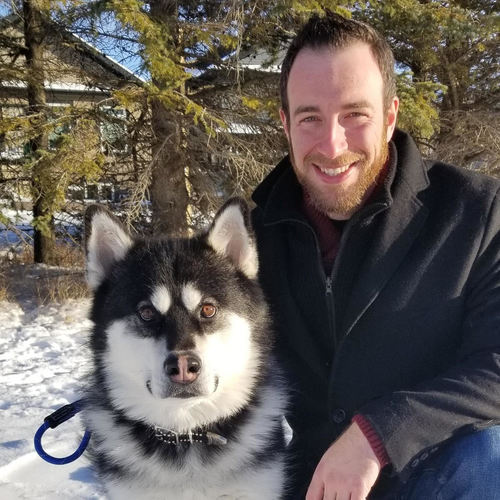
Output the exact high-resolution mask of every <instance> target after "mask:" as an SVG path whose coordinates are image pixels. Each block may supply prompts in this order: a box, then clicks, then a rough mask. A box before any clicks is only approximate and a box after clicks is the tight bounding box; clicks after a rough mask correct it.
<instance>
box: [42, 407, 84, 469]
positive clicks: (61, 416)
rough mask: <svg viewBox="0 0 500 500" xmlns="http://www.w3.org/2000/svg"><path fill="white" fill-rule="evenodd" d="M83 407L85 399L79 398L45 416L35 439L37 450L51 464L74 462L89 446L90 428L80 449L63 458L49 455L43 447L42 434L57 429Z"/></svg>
mask: <svg viewBox="0 0 500 500" xmlns="http://www.w3.org/2000/svg"><path fill="white" fill-rule="evenodd" d="M82 407H83V399H79V400H78V401H75V402H74V403H71V404H68V405H65V406H62V407H61V408H59V409H58V410H56V411H55V412H54V413H52V414H51V415H49V416H48V417H45V419H44V422H43V424H42V425H41V426H40V427H39V429H38V430H37V431H36V433H35V440H34V441H35V450H36V452H37V453H38V455H40V457H41V458H43V459H44V460H45V461H46V462H49V463H50V464H54V465H65V464H69V463H71V462H74V461H75V460H76V459H77V458H79V457H80V456H81V455H82V453H83V452H84V451H85V448H87V445H88V444H89V441H90V436H91V433H90V432H89V431H88V430H85V434H84V435H83V438H82V441H81V443H80V445H79V446H78V449H77V450H76V451H75V452H74V453H72V454H71V455H68V456H67V457H61V458H57V457H53V456H52V455H49V454H48V453H47V452H46V451H45V450H44V449H43V446H42V436H43V435H44V434H45V431H46V430H47V429H49V428H50V429H55V428H56V427H57V426H59V425H60V424H62V423H63V422H66V420H69V419H70V418H72V417H74V416H75V415H76V414H77V413H78V412H80V411H81V410H82Z"/></svg>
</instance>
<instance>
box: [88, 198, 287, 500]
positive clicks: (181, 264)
mask: <svg viewBox="0 0 500 500" xmlns="http://www.w3.org/2000/svg"><path fill="white" fill-rule="evenodd" d="M85 246H86V256H87V279H88V283H89V286H90V288H91V289H92V291H93V305H92V312H91V319H92V320H93V322H94V325H95V326H94V329H93V332H92V336H91V342H90V345H91V350H92V353H93V363H94V366H93V373H92V376H91V379H90V384H89V389H88V394H87V395H86V405H85V409H84V420H85V423H86V425H87V427H88V429H89V430H90V431H91V432H92V438H91V441H90V458H91V461H92V463H93V465H94V467H95V469H96V471H97V474H98V476H99V477H100V478H101V479H102V481H103V483H104V487H105V489H106V491H107V493H108V495H109V497H110V498H112V499H119V500H127V499H134V500H140V499H172V500H180V499H192V500H204V499H208V500H212V499H214V500H215V499H225V500H230V499H242V500H243V499H259V500H265V499H270V500H276V499H279V498H280V496H281V494H282V491H283V482H284V473H285V462H284V438H283V430H282V415H283V413H284V406H285V404H286V397H285V396H284V391H283V388H282V382H281V378H280V374H279V372H278V371H277V368H276V363H275V362H274V360H273V359H272V358H271V355H270V348H271V344H272V332H271V328H270V320H269V315H268V309H267V306H266V303H265V301H264V297H263V294H262V291H261V289H260V288H259V285H258V283H257V280H256V277H257V268H258V262H257V253H256V249H255V242H254V239H253V235H252V232H251V229H250V224H249V211H248V207H247V206H246V204H245V202H243V201H242V200H239V199H233V200H230V201H228V202H227V203H226V204H225V205H224V206H223V207H222V208H221V209H220V211H219V212H218V214H217V215H216V217H215V219H214V221H213V223H212V225H211V226H210V228H209V229H208V231H206V232H204V233H202V234H199V235H198V236H196V237H193V238H190V239H187V238H186V239H146V240H141V239H135V238H133V237H132V236H130V234H129V233H128V232H127V231H126V230H125V229H124V228H123V227H122V225H121V224H120V223H119V221H118V220H117V219H116V218H115V217H114V216H113V215H112V214H111V213H109V212H108V211H107V210H106V209H104V208H102V207H99V206H92V207H90V208H89V209H88V210H87V213H86V242H85Z"/></svg>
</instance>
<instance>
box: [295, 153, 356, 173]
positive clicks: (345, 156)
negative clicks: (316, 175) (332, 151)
mask: <svg viewBox="0 0 500 500" xmlns="http://www.w3.org/2000/svg"><path fill="white" fill-rule="evenodd" d="M363 160H366V155H364V154H361V153H353V152H352V151H345V152H344V153H341V154H340V155H339V156H337V157H335V158H329V157H328V156H325V155H322V154H321V153H317V152H312V153H309V154H307V155H306V156H305V158H304V163H308V164H311V163H314V164H315V165H318V166H320V167H322V168H332V169H335V168H343V167H347V166H349V165H351V164H352V163H354V162H357V161H363Z"/></svg>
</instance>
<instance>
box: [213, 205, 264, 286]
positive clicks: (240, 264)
mask: <svg viewBox="0 0 500 500" xmlns="http://www.w3.org/2000/svg"><path fill="white" fill-rule="evenodd" d="M207 241H208V244H209V245H210V246H211V247H212V248H213V249H214V250H215V251H216V252H217V253H218V254H220V255H223V256H224V257H227V258H228V259H229V260H230V261H231V262H232V263H233V264H234V265H235V266H236V267H237V268H238V269H239V270H240V271H242V272H243V273H244V274H246V275H247V276H248V277H249V278H252V279H253V278H256V277H257V271H258V269H259V262H258V258H257V249H256V245H255V240H254V237H253V233H252V228H251V224H250V210H249V208H248V205H247V203H246V202H245V201H244V200H243V199H241V198H232V199H230V200H228V201H227V202H226V203H225V204H224V206H223V207H222V208H221V209H220V210H219V211H218V212H217V215H216V216H215V218H214V221H213V223H212V225H211V226H210V228H209V230H208V235H207Z"/></svg>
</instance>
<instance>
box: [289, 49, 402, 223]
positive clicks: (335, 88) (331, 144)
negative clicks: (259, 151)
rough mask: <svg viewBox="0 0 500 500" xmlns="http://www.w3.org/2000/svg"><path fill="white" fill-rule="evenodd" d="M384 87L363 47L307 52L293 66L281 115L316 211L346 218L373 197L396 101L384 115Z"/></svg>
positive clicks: (296, 167)
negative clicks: (286, 112)
mask: <svg viewBox="0 0 500 500" xmlns="http://www.w3.org/2000/svg"><path fill="white" fill-rule="evenodd" d="M383 90H384V89H383V80H382V75H381V73H380V69H379V67H378V65H377V62H376V61H375V59H374V57H373V55H372V53H371V50H370V48H369V46H368V45H366V44H364V43H355V44H353V45H351V46H348V47H346V48H342V49H330V48H328V47H324V48H321V49H311V48H304V49H302V50H301V51H300V52H299V53H298V54H297V57H296V59H295V61H294V63H293V65H292V69H291V71H290V75H289V79H288V87H287V95H288V103H289V118H287V117H286V115H285V113H284V111H283V110H281V112H280V114H281V120H282V122H283V125H284V127H285V133H286V135H287V138H288V142H289V146H290V153H291V158H292V164H293V168H294V170H295V173H296V175H297V178H298V179H299V182H300V183H301V184H302V186H303V188H304V190H305V191H306V192H307V193H308V194H309V196H310V198H311V201H312V202H313V203H314V204H315V206H316V207H317V208H318V209H319V210H320V211H322V212H323V213H325V214H327V215H328V216H329V217H330V218H332V219H337V220H345V219H348V218H350V217H351V215H352V214H353V213H355V212H356V211H357V210H358V209H359V208H360V207H361V206H362V205H363V203H364V202H365V200H366V199H367V198H368V197H369V196H370V194H371V192H372V191H373V188H374V187H375V183H376V180H377V177H378V175H379V173H380V171H381V169H382V168H383V166H384V164H385V161H386V159H387V151H388V149H387V143H388V141H389V140H390V139H391V137H392V133H393V132H394V127H395V125H396V116H397V110H398V104H399V103H398V99H397V98H396V97H395V98H394V99H393V100H392V101H391V103H390V105H389V108H388V109H387V110H386V109H384V102H383V95H384V93H383Z"/></svg>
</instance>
